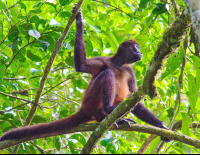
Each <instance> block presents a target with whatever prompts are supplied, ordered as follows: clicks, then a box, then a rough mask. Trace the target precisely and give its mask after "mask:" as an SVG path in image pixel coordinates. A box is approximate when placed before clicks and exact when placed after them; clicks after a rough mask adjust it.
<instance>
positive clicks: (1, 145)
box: [0, 123, 200, 150]
mask: <svg viewBox="0 0 200 155" xmlns="http://www.w3.org/2000/svg"><path fill="white" fill-rule="evenodd" d="M98 126H99V123H90V124H81V125H79V126H77V127H75V128H73V129H71V130H66V131H63V132H61V133H59V134H52V133H51V134H48V135H45V136H42V137H41V136H40V137H38V138H45V137H51V136H58V135H62V134H69V133H75V132H88V131H93V130H95V129H96V128H97V127H98ZM110 130H116V131H136V132H143V133H149V134H155V135H157V136H164V137H166V138H169V139H174V140H177V141H180V142H183V143H186V144H188V145H191V146H194V147H196V148H200V140H197V139H194V138H191V137H189V136H186V135H183V134H180V133H178V132H174V131H170V130H165V129H160V128H157V127H153V126H149V125H141V124H133V125H131V127H130V128H129V127H128V126H127V125H126V124H124V125H120V126H119V127H118V128H116V127H115V126H113V127H111V128H110ZM30 140H33V139H32V138H30V137H26V138H23V139H20V140H6V141H3V142H0V150H2V149H5V148H8V147H11V146H14V145H17V144H20V143H23V142H27V141H30Z"/></svg>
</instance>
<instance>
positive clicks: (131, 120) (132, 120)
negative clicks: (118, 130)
mask: <svg viewBox="0 0 200 155" xmlns="http://www.w3.org/2000/svg"><path fill="white" fill-rule="evenodd" d="M126 120H128V121H130V122H132V123H134V124H137V122H136V121H135V120H134V119H130V118H127V119H126Z"/></svg>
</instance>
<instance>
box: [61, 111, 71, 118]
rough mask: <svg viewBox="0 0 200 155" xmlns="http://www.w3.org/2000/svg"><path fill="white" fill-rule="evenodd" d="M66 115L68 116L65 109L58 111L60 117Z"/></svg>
mask: <svg viewBox="0 0 200 155" xmlns="http://www.w3.org/2000/svg"><path fill="white" fill-rule="evenodd" d="M67 116H69V114H68V110H67V109H64V110H61V111H60V117H61V118H64V117H67Z"/></svg>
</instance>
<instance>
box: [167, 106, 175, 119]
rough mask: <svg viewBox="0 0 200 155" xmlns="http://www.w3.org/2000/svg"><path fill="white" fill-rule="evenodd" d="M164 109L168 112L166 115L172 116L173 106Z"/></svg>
mask: <svg viewBox="0 0 200 155" xmlns="http://www.w3.org/2000/svg"><path fill="white" fill-rule="evenodd" d="M166 111H167V113H168V115H167V117H172V116H173V114H174V108H172V107H170V108H169V109H167V110H166Z"/></svg>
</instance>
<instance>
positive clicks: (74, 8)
mask: <svg viewBox="0 0 200 155" xmlns="http://www.w3.org/2000/svg"><path fill="white" fill-rule="evenodd" d="M76 5H77V3H75V6H73V8H72V13H74V12H75V10H76ZM78 12H81V9H80V10H79V11H78Z"/></svg>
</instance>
